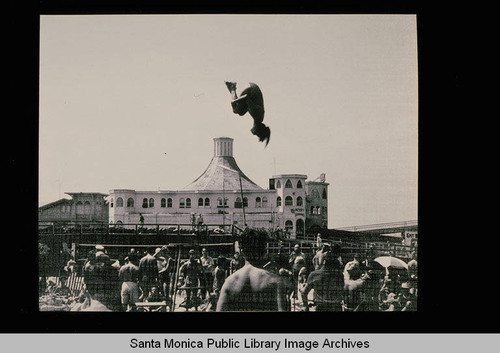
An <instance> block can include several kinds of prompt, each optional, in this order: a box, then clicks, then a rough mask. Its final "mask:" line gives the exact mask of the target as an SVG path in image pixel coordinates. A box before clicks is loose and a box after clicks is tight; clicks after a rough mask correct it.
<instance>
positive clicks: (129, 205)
mask: <svg viewBox="0 0 500 353" xmlns="http://www.w3.org/2000/svg"><path fill="white" fill-rule="evenodd" d="M127 207H134V199H133V198H131V197H129V198H128V199H127Z"/></svg>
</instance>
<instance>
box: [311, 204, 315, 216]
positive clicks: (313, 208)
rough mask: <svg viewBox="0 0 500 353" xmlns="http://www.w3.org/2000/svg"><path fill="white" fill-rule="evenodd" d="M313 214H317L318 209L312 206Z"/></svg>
mask: <svg viewBox="0 0 500 353" xmlns="http://www.w3.org/2000/svg"><path fill="white" fill-rule="evenodd" d="M311 214H316V207H314V206H311Z"/></svg>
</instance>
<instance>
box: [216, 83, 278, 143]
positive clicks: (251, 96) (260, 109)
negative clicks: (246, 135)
mask: <svg viewBox="0 0 500 353" xmlns="http://www.w3.org/2000/svg"><path fill="white" fill-rule="evenodd" d="M225 83H226V87H227V89H228V90H229V92H230V93H231V98H232V101H231V107H232V108H233V113H235V114H238V115H240V116H243V115H245V114H246V113H249V114H250V115H251V116H252V118H253V127H252V129H251V130H250V131H251V132H252V134H254V135H256V136H257V137H258V138H259V141H260V142H262V141H265V142H266V146H267V144H268V143H269V139H270V137H271V129H269V127H268V126H266V125H265V124H264V123H263V121H264V98H263V97H262V91H261V90H260V88H259V86H257V85H256V84H255V83H252V82H250V86H249V87H248V88H245V89H244V90H243V91H242V92H241V94H240V96H239V97H238V95H237V94H236V82H228V81H225Z"/></svg>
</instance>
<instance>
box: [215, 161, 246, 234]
mask: <svg viewBox="0 0 500 353" xmlns="http://www.w3.org/2000/svg"><path fill="white" fill-rule="evenodd" d="M219 167H221V168H223V169H226V170H229V171H230V172H234V173H236V174H238V178H239V180H240V193H241V207H242V210H243V223H244V225H245V226H246V224H247V220H246V216H245V202H244V201H243V186H242V184H241V175H240V173H239V172H238V171H236V170H234V169H231V168H228V167H225V166H223V165H219ZM224 179H225V178H224V174H223V175H222V191H223V192H224ZM222 197H223V198H224V196H222ZM224 201H225V200H222V207H223V208H224Z"/></svg>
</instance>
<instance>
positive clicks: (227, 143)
mask: <svg viewBox="0 0 500 353" xmlns="http://www.w3.org/2000/svg"><path fill="white" fill-rule="evenodd" d="M240 177H241V185H242V189H243V190H263V189H262V188H261V187H260V186H259V185H257V184H255V183H254V182H253V181H252V180H250V179H249V178H248V177H247V176H246V175H245V173H243V172H242V171H241V169H240V168H239V167H238V164H237V163H236V160H235V159H234V157H233V139H232V138H230V137H217V138H214V156H213V157H212V160H211V161H210V164H209V165H208V167H207V169H205V171H204V172H203V174H201V175H200V176H199V177H198V178H197V179H196V180H194V181H193V182H192V183H191V184H189V185H187V186H186V187H184V190H223V189H225V190H240Z"/></svg>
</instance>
